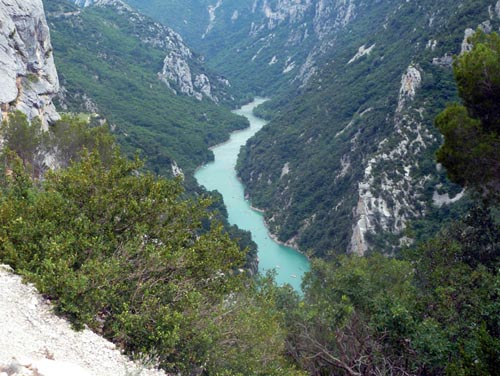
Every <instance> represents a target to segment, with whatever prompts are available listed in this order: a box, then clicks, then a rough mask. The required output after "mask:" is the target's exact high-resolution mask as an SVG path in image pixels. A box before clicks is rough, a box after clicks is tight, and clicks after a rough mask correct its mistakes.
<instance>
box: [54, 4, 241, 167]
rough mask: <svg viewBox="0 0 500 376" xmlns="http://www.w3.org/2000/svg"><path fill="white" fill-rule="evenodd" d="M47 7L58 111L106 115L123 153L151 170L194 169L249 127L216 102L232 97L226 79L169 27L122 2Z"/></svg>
mask: <svg viewBox="0 0 500 376" xmlns="http://www.w3.org/2000/svg"><path fill="white" fill-rule="evenodd" d="M45 6H46V10H47V15H48V20H49V24H50V27H51V33H52V37H53V44H54V56H55V60H56V64H57V66H58V70H59V76H60V80H61V85H62V89H61V92H60V96H59V106H60V108H62V109H63V110H66V111H74V112H81V111H83V112H97V113H99V114H100V115H102V116H104V117H105V118H106V119H108V120H109V122H110V124H111V125H112V127H113V131H114V133H115V134H116V135H117V137H118V140H119V141H120V143H121V144H122V147H123V148H124V150H125V151H126V152H128V153H134V152H135V151H136V150H139V151H140V152H141V154H142V155H144V156H145V157H146V158H147V160H148V162H147V163H148V167H149V168H151V169H154V170H155V171H156V172H160V173H162V174H170V173H171V169H172V165H176V164H178V165H179V166H180V167H181V168H182V169H184V170H185V171H187V172H190V171H193V170H194V169H195V168H196V167H197V166H198V165H200V164H201V163H203V162H205V161H207V160H209V159H210V158H211V152H210V151H209V150H208V147H209V146H211V145H214V144H217V143H219V142H222V141H223V140H225V139H226V138H227V137H228V133H229V131H231V130H235V129H239V128H243V127H245V126H246V125H247V123H246V121H245V120H244V119H243V118H239V117H237V116H235V115H233V114H231V113H230V111H229V109H228V108H226V107H225V106H223V105H217V104H216V103H215V102H224V101H225V100H230V94H229V92H228V90H230V89H231V88H230V87H229V86H228V83H227V81H225V80H224V79H222V77H220V76H217V75H215V74H213V73H210V72H209V71H207V70H206V69H205V68H204V67H203V62H202V60H201V58H200V57H198V56H196V55H195V54H194V53H193V52H191V50H189V48H188V47H187V46H186V45H185V44H184V43H183V41H182V39H181V38H180V36H179V35H177V34H176V33H174V32H173V31H172V30H171V29H169V28H167V27H165V26H162V25H160V24H158V23H155V22H153V21H152V20H150V19H148V18H147V17H145V16H142V15H140V14H138V13H137V12H135V11H133V10H132V9H130V8H129V7H128V6H125V5H124V4H123V3H121V2H119V1H101V2H99V4H96V5H95V6H91V7H88V8H84V9H79V8H76V6H74V5H72V4H70V3H69V2H68V1H65V0H50V1H45ZM197 85H198V86H197ZM207 85H208V86H207Z"/></svg>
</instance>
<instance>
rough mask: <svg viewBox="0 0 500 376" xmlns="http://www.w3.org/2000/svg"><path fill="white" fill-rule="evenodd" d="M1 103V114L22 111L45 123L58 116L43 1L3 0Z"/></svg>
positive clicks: (56, 84)
mask: <svg viewBox="0 0 500 376" xmlns="http://www.w3.org/2000/svg"><path fill="white" fill-rule="evenodd" d="M0 82H1V85H0V106H1V109H2V117H4V116H5V115H6V113H7V112H8V111H13V110H20V111H22V112H24V113H25V114H26V115H27V116H28V118H29V119H33V118H34V117H36V116H40V117H41V118H42V121H43V123H44V125H45V126H47V124H48V123H50V122H53V121H55V120H57V119H58V118H59V115H58V114H57V112H56V111H55V108H54V106H53V104H52V98H53V96H54V95H55V94H56V92H57V91H58V89H59V80H58V77H57V71H56V67H55V65H54V58H53V55H52V45H51V43H50V35H49V28H48V26H47V21H46V20H45V14H44V9H43V4H42V0H0Z"/></svg>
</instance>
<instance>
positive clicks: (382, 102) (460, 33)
mask: <svg viewBox="0 0 500 376" xmlns="http://www.w3.org/2000/svg"><path fill="white" fill-rule="evenodd" d="M357 9H358V13H357V16H356V18H355V19H354V20H353V21H352V22H351V23H350V24H349V25H348V26H347V29H346V30H345V32H343V33H339V34H338V36H337V39H336V40H335V44H334V47H333V48H332V49H331V50H329V51H328V52H326V53H325V55H323V58H324V59H325V61H327V62H326V63H325V65H324V66H323V68H322V69H321V71H320V72H319V73H318V74H316V75H315V76H314V77H313V78H312V79H311V81H310V83H309V84H308V85H307V86H306V87H305V88H303V89H302V90H301V91H300V94H299V95H297V96H296V95H295V94H296V93H293V94H292V95H290V96H288V97H284V98H283V97H282V98H281V99H280V100H278V101H275V102H274V105H273V104H271V106H270V108H268V109H267V110H266V113H275V114H277V115H276V116H275V118H274V120H273V121H272V122H271V123H269V124H268V125H267V126H266V127H265V128H264V129H263V130H262V131H261V132H260V133H259V134H258V135H256V136H255V138H253V139H251V140H250V141H249V142H248V144H247V146H246V148H245V150H244V152H243V154H242V155H241V156H240V160H239V174H240V177H241V178H242V180H243V182H244V183H245V184H246V186H247V191H248V193H249V195H250V197H251V198H252V201H253V203H254V205H256V206H257V207H260V208H265V209H266V218H267V221H268V223H269V225H270V228H271V231H273V232H275V233H276V234H278V236H279V239H280V240H281V241H284V242H288V243H290V244H292V245H295V246H298V247H299V248H300V249H302V250H304V251H308V250H310V251H311V252H312V253H313V254H315V255H325V254H328V253H332V252H333V253H342V252H345V251H351V252H357V253H360V254H363V253H364V252H366V251H367V250H368V249H369V248H370V247H372V248H374V249H380V250H383V251H384V252H389V253H390V252H391V249H392V246H397V245H399V244H400V241H402V238H403V235H406V234H405V233H404V232H403V230H404V229H405V227H406V225H407V223H408V222H409V221H410V220H412V219H414V218H420V217H422V216H423V215H425V214H427V215H429V214H431V212H433V211H436V210H439V211H440V213H439V215H438V216H439V217H440V218H441V219H440V220H442V218H443V215H445V214H446V213H447V212H448V211H449V207H448V206H447V205H446V204H448V203H450V201H451V200H452V199H453V198H458V197H460V196H457V194H459V193H460V189H457V187H453V186H450V185H449V183H447V181H446V179H445V178H444V171H443V170H442V169H439V167H438V166H436V163H435V161H434V153H435V150H436V148H437V146H438V145H439V143H440V136H439V134H438V132H437V129H435V127H434V125H433V119H434V117H435V116H436V114H437V112H438V111H439V109H440V108H442V107H443V106H444V105H445V104H446V103H447V102H450V101H454V100H455V98H456V93H455V88H454V84H453V74H452V69H451V63H452V55H456V54H459V53H460V52H461V50H462V49H467V44H466V43H464V42H463V41H464V34H465V35H470V34H471V33H472V31H473V30H472V29H476V28H477V27H478V26H480V27H481V28H483V29H485V30H491V29H496V28H497V27H498V24H499V21H500V14H499V13H498V9H499V7H498V6H497V7H496V8H495V4H494V3H492V2H491V1H486V0H485V1H469V0H464V1H460V4H459V5H458V6H457V2H456V1H441V2H439V3H436V2H432V1H419V2H415V1H409V2H403V3H401V2H399V1H382V2H373V3H370V4H367V3H362V2H359V4H358V7H357ZM495 9H496V10H495ZM468 28H471V29H470V30H467V31H466V29H468ZM269 109H270V110H271V111H269Z"/></svg>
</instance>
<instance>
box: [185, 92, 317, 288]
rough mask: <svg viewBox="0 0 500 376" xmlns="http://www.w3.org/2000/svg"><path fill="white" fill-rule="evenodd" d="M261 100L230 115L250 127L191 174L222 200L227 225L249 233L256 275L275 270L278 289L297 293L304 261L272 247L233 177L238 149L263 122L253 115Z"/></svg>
mask: <svg viewBox="0 0 500 376" xmlns="http://www.w3.org/2000/svg"><path fill="white" fill-rule="evenodd" d="M264 101H265V99H263V98H256V99H255V100H254V101H253V102H251V103H249V104H247V105H245V106H243V107H241V108H240V109H239V110H236V111H234V112H235V113H236V114H238V115H242V116H245V117H246V118H247V119H248V120H249V122H250V127H249V128H247V129H244V130H242V131H236V132H233V133H232V134H231V138H230V139H229V141H227V142H226V143H224V144H221V145H218V146H216V147H214V148H213V149H212V150H213V152H214V155H215V160H214V161H213V162H210V163H207V164H206V165H204V166H203V167H201V168H200V169H198V171H197V172H196V174H195V178H196V180H197V181H198V183H199V184H201V185H203V186H204V187H205V188H206V189H208V190H217V191H219V192H220V193H221V194H222V196H223V197H224V203H225V204H226V207H227V212H228V215H229V218H228V219H229V223H231V224H236V225H237V226H238V227H239V228H241V229H244V230H248V231H250V232H251V233H252V239H253V240H254V242H255V243H256V244H257V247H258V257H259V272H261V273H264V272H266V271H267V270H270V269H275V270H276V273H277V274H276V282H277V283H278V284H279V285H282V284H285V283H289V284H290V285H292V286H293V287H294V289H295V290H297V291H300V284H301V281H302V276H303V274H304V273H305V272H306V271H308V270H309V268H310V265H309V261H308V260H307V258H306V257H305V256H304V255H303V254H301V253H300V252H298V251H296V250H295V249H292V248H289V247H286V246H283V245H281V244H278V243H276V242H275V241H274V240H273V239H272V238H271V237H270V236H269V234H268V231H267V228H266V226H265V223H264V217H263V215H262V214H261V213H260V212H258V211H256V210H253V209H252V208H251V206H250V202H249V201H248V200H245V195H244V187H243V184H241V182H240V181H239V180H238V178H237V176H236V170H235V166H236V160H237V158H238V153H239V151H240V148H241V146H242V145H245V143H246V142H247V140H248V139H249V138H250V137H252V136H253V135H254V134H255V133H256V132H257V131H258V130H259V129H261V128H262V127H263V126H264V125H265V124H266V121H265V120H263V119H260V118H258V117H256V116H254V115H253V112H252V111H253V109H254V108H255V107H257V106H258V105H259V104H261V103H263V102H264Z"/></svg>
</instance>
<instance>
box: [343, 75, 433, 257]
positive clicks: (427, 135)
mask: <svg viewBox="0 0 500 376" xmlns="http://www.w3.org/2000/svg"><path fill="white" fill-rule="evenodd" d="M421 82H422V77H421V73H420V71H419V70H418V69H417V68H416V67H414V66H412V65H410V66H409V67H408V68H407V70H406V73H405V74H403V76H402V78H401V88H400V91H399V103H398V106H397V108H396V111H395V114H394V118H393V124H394V129H393V131H392V132H391V135H390V136H388V137H387V138H385V139H384V140H382V141H381V142H380V143H379V145H378V151H377V152H376V153H375V155H374V156H373V157H372V158H371V159H370V160H368V161H367V164H366V168H365V171H364V177H363V179H362V180H361V182H360V183H359V184H358V194H359V199H358V203H357V205H356V207H355V208H353V214H354V225H353V233H352V237H351V242H350V247H349V252H351V253H356V254H359V255H363V254H364V253H365V252H366V251H367V250H368V243H367V240H366V235H367V233H374V232H375V231H376V229H377V228H381V229H382V230H384V231H389V232H392V233H401V231H402V230H403V229H404V228H405V226H406V223H407V222H408V220H410V219H412V218H418V217H421V216H422V215H423V214H424V213H423V212H422V208H423V207H425V205H424V203H423V202H421V201H419V198H420V197H423V192H424V186H425V182H426V181H427V179H428V177H426V176H424V177H414V176H413V174H412V167H414V166H418V158H419V155H421V154H422V153H424V152H425V150H426V149H427V147H428V145H431V144H432V143H433V142H435V141H436V140H435V138H434V137H433V135H432V134H431V132H430V131H429V130H428V129H427V127H426V125H425V124H423V123H422V116H423V112H424V111H425V109H423V108H414V106H413V105H412V100H413V98H414V97H415V95H416V92H417V90H418V88H419V87H420V85H421ZM388 145H394V146H388ZM388 166H390V167H388ZM375 171H377V172H376V173H375ZM376 181H379V183H376Z"/></svg>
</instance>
